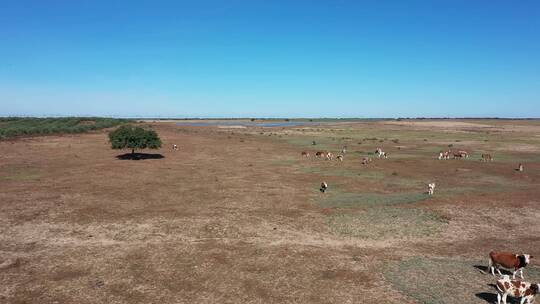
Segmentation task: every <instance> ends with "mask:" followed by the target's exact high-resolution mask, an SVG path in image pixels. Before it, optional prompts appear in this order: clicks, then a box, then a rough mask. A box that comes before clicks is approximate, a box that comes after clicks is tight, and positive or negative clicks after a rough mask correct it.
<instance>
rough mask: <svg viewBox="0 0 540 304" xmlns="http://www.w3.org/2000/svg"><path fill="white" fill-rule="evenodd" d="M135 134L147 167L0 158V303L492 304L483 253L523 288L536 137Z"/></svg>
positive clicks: (526, 127) (206, 131)
mask: <svg viewBox="0 0 540 304" xmlns="http://www.w3.org/2000/svg"><path fill="white" fill-rule="evenodd" d="M139 124H140V125H143V126H147V127H151V128H152V129H154V130H155V131H157V133H158V134H159V135H160V137H161V139H162V141H163V147H162V148H161V149H159V150H155V151H154V150H150V151H144V152H146V153H154V154H160V155H162V156H163V158H155V157H150V158H149V159H142V160H122V159H118V158H117V156H118V155H119V154H123V153H124V152H122V151H117V150H111V148H110V144H109V143H108V138H107V130H102V131H96V132H92V133H88V134H78V135H51V136H42V137H26V138H18V139H14V140H5V141H1V142H0V303H43V304H46V303H81V304H82V303H488V302H490V303H492V302H493V301H496V294H495V289H494V287H493V284H494V282H495V279H494V277H492V276H491V275H488V274H485V273H484V272H485V270H486V265H487V258H488V253H489V251H490V250H506V251H511V252H516V253H529V254H532V255H533V256H536V257H538V258H539V259H532V264H531V265H530V266H529V267H528V268H526V269H525V277H526V279H527V280H529V281H535V282H538V281H540V208H539V206H540V121H537V120H464V121H458V120H425V121H417V120H404V121H376V120H373V121H351V122H347V121H345V122H343V121H336V122H324V123H321V124H313V125H311V124H310V125H296V126H286V127H259V126H244V127H241V128H239V127H235V126H234V125H230V124H229V125H225V126H219V125H215V126H211V125H209V126H178V125H176V123H175V122H174V121H162V122H160V121H155V122H152V121H145V122H140V123H139ZM313 143H315V145H314V144H313ZM173 144H176V145H178V147H179V149H178V150H177V151H174V150H173V149H172V148H171V147H172V145H173ZM343 147H346V150H347V152H346V154H344V160H343V162H339V161H336V160H323V159H316V158H315V157H314V154H315V152H316V151H331V152H333V153H334V154H336V155H337V154H339V153H340V151H341V149H342V148H343ZM377 147H381V148H382V149H384V151H386V152H387V153H388V155H389V156H388V158H387V159H382V158H381V159H379V158H377V156H376V155H375V153H374V151H375V149H376V148H377ZM449 149H450V150H453V151H457V150H466V151H468V152H469V155H470V156H469V158H466V159H456V160H454V159H449V160H438V159H437V156H438V154H439V151H441V150H449ZM302 151H307V152H309V153H310V157H302V156H301V152H302ZM125 152H127V151H125ZM482 153H490V154H491V155H492V156H493V158H494V160H493V161H492V162H481V161H480V155H481V154H482ZM364 157H368V158H372V159H373V161H372V162H370V163H368V164H367V165H362V164H361V162H362V159H363V158H364ZM519 163H521V164H523V165H524V171H523V172H519V171H517V170H516V168H517V167H518V164H519ZM322 181H326V182H327V183H328V185H329V188H328V191H327V192H326V193H324V194H322V193H321V192H319V185H320V183H321V182H322ZM431 182H435V183H436V185H437V186H436V188H435V193H434V195H433V196H428V195H427V194H426V190H427V188H426V187H427V186H426V185H427V184H428V183H431Z"/></svg>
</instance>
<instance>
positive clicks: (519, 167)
mask: <svg viewBox="0 0 540 304" xmlns="http://www.w3.org/2000/svg"><path fill="white" fill-rule="evenodd" d="M518 171H519V172H523V165H522V164H519V166H518Z"/></svg>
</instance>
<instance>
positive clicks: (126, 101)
mask: <svg viewBox="0 0 540 304" xmlns="http://www.w3.org/2000/svg"><path fill="white" fill-rule="evenodd" d="M0 25H1V27H0V39H1V41H2V47H0V116H103V117H134V118H137V117H156V118H159V117H179V118H180V117H181V118H187V117H189V118H231V117H243V118H251V117H273V118H295V117H297V118H322V117H327V118H330V117H332V118H340V117H343V118H345V117H347V118H350V117H358V118H370V117H386V118H397V117H433V118H435V117H439V118H446V117H457V118H466V117H471V118H480V117H487V118H493V117H501V118H540V107H539V105H540V39H539V37H540V2H537V1H521V2H517V3H510V2H505V1H475V2H470V1H453V2H434V1H406V2H405V1H404V2H401V1H400V2H398V1H379V2H371V1H370V2H362V3H360V2H356V1H339V2H338V1H329V2H324V1H294V2H287V1H285V2H282V1H273V2H271V3H267V2H263V1H230V2H227V3H225V2H222V1H200V2H197V3H190V2H176V1H162V2H159V3H150V2H139V1H137V2H127V1H119V2H113V3H110V2H108V1H92V2H87V3H82V2H73V1H54V2H50V3H45V2H42V1H20V2H10V3H6V4H4V5H3V8H2V10H1V11H0Z"/></svg>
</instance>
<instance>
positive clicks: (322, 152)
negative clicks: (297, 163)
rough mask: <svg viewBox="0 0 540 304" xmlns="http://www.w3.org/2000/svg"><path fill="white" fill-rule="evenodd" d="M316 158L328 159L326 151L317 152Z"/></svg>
mask: <svg viewBox="0 0 540 304" xmlns="http://www.w3.org/2000/svg"><path fill="white" fill-rule="evenodd" d="M315 157H316V158H321V157H326V152H324V151H317V152H316V153H315Z"/></svg>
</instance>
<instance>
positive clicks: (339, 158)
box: [336, 154, 343, 162]
mask: <svg viewBox="0 0 540 304" xmlns="http://www.w3.org/2000/svg"><path fill="white" fill-rule="evenodd" d="M336 159H337V160H339V161H340V162H342V161H343V155H341V154H339V155H338V156H336Z"/></svg>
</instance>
